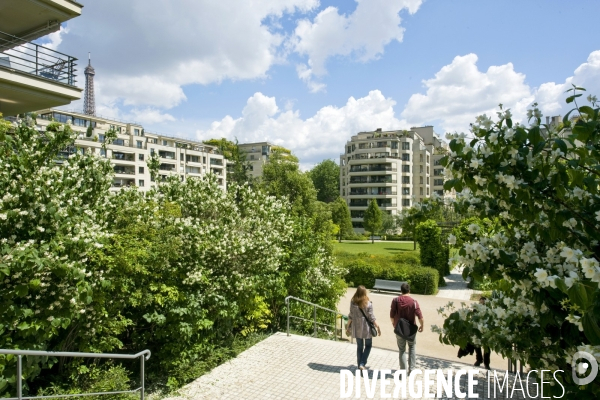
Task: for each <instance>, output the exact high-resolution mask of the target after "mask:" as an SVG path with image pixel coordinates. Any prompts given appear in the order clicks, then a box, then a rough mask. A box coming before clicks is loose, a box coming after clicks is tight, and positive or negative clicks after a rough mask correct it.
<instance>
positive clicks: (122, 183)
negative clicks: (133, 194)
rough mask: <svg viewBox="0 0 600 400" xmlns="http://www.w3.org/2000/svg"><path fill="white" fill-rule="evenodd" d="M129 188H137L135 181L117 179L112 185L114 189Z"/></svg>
mask: <svg viewBox="0 0 600 400" xmlns="http://www.w3.org/2000/svg"><path fill="white" fill-rule="evenodd" d="M127 186H135V179H120V178H115V179H114V180H113V183H112V187H113V188H122V187H127Z"/></svg>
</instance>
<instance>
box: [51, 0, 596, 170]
mask: <svg viewBox="0 0 600 400" xmlns="http://www.w3.org/2000/svg"><path fill="white" fill-rule="evenodd" d="M82 3H83V4H84V6H85V7H84V9H83V14H82V16H81V17H79V18H76V19H74V20H72V21H70V22H69V23H68V24H66V26H64V28H63V29H62V30H61V32H59V33H55V34H52V35H50V36H49V37H47V38H45V39H43V40H42V41H44V42H47V43H49V45H50V46H52V47H54V48H56V49H57V50H59V51H61V52H64V53H66V54H69V55H73V56H75V57H78V58H79V59H80V60H83V62H85V60H86V59H87V52H88V51H90V52H92V61H93V65H94V67H95V68H96V85H97V100H96V101H97V108H98V113H99V114H102V115H107V116H110V117H115V118H118V119H122V120H129V121H136V122H140V123H142V124H143V125H144V126H145V127H146V128H147V130H149V131H156V132H161V133H172V134H178V135H182V136H186V137H190V138H195V139H206V138H210V137H227V138H230V139H233V138H235V137H237V138H238V139H239V140H240V141H241V142H243V141H260V140H270V141H272V142H275V143H278V144H282V145H284V146H287V147H290V148H291V149H292V150H293V151H294V152H295V153H296V154H297V155H298V156H299V157H300V160H301V162H302V165H303V167H304V168H308V167H310V166H311V165H313V164H315V163H317V162H319V161H321V160H323V159H326V158H333V159H336V160H337V159H338V157H339V153H340V152H342V151H343V145H344V143H345V141H346V140H348V139H349V137H350V136H351V135H353V134H355V133H356V132H358V131H362V130H373V129H376V128H379V127H381V128H384V129H405V128H409V127H410V126H415V125H423V124H430V125H434V127H435V129H436V131H437V132H439V133H442V134H443V133H444V132H446V131H455V130H457V131H461V130H463V131H464V130H467V129H468V124H469V122H472V121H473V119H474V117H475V116H476V115H479V114H482V113H487V114H488V115H490V114H493V113H494V111H495V107H496V105H497V104H498V103H501V102H502V103H504V104H505V106H507V107H510V108H512V109H513V112H514V114H515V117H516V118H523V117H524V115H525V111H526V109H527V107H528V106H530V104H531V103H532V102H534V101H537V102H538V103H539V104H540V107H541V109H542V111H543V112H544V113H545V114H546V115H556V114H561V113H564V112H565V110H566V108H565V107H564V106H563V103H564V94H563V92H564V90H566V88H568V86H569V84H570V83H577V84H578V85H582V86H584V87H587V88H588V89H589V90H590V91H591V92H593V93H595V94H600V44H598V42H597V40H596V39H595V37H596V32H595V28H594V26H595V24H594V20H593V18H592V16H593V15H596V14H597V10H598V5H599V4H598V1H597V0H595V1H573V2H568V3H567V2H564V1H550V0H545V1H508V0H506V1H501V2H491V1H481V0H479V1H474V0H462V1H460V0H457V1H447V0H425V1H420V0H360V1H358V2H356V1H330V0H328V1H320V2H319V1H318V0H261V1H259V2H248V1H241V0H222V1H219V2H214V1H212V0H200V1H199V0H179V1H168V0H129V1H126V2H123V1H120V0H103V1H102V2H97V1H91V0H87V1H86V0H82ZM81 69H83V65H82V68H81ZM82 82H83V79H82ZM81 106H82V105H81V104H80V102H78V103H73V104H72V105H71V106H70V107H68V108H73V109H80V108H81Z"/></svg>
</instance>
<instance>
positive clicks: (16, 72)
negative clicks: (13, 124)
mask: <svg viewBox="0 0 600 400" xmlns="http://www.w3.org/2000/svg"><path fill="white" fill-rule="evenodd" d="M1 8H2V7H1V6H0V9H1ZM3 17H4V16H3ZM76 61H77V59H76V58H74V57H71V56H68V55H66V54H63V53H59V52H58V51H54V50H52V49H49V48H47V47H44V46H40V45H37V44H35V43H30V42H27V41H26V40H24V39H22V38H18V37H16V36H12V35H10V34H7V33H4V32H0V86H2V93H1V95H0V96H1V97H0V112H2V113H3V114H4V115H5V116H11V115H16V114H20V113H24V112H28V111H34V110H41V109H44V108H51V107H57V106H62V105H65V104H69V103H70V102H72V101H74V100H79V99H80V98H81V92H82V91H83V89H80V88H78V87H75V84H76V82H75V77H76V73H77V69H76Z"/></svg>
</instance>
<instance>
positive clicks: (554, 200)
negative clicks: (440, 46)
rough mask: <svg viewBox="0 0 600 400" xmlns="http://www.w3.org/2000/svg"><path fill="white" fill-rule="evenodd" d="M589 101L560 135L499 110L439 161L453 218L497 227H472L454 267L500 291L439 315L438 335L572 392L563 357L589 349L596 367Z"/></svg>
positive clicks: (596, 207)
mask: <svg viewBox="0 0 600 400" xmlns="http://www.w3.org/2000/svg"><path fill="white" fill-rule="evenodd" d="M577 90H580V89H577ZM579 96H580V95H579V94H575V93H574V95H573V96H571V97H569V98H568V99H567V102H573V101H574V100H575V99H577V97H579ZM588 100H590V101H591V103H592V104H591V106H582V107H577V108H576V109H575V113H576V116H577V119H576V121H575V122H571V121H569V119H568V116H569V115H571V114H572V113H569V114H568V115H567V116H565V118H564V120H563V123H564V126H561V127H560V129H558V127H555V126H547V125H542V124H541V113H540V112H539V110H538V109H536V108H534V109H533V110H530V118H531V120H530V121H531V126H529V127H525V126H521V125H517V124H513V122H512V120H511V115H510V111H509V110H506V111H504V110H502V108H500V112H498V121H497V122H493V121H492V120H491V119H490V118H488V117H487V116H485V115H484V116H481V117H479V118H478V119H477V121H476V123H475V124H474V125H473V126H472V133H473V135H474V137H472V138H467V136H466V135H464V134H453V135H449V139H451V142H450V150H451V152H450V154H449V155H448V156H447V157H445V158H444V159H443V160H442V163H443V164H444V165H445V167H446V170H445V176H446V179H447V182H446V184H445V189H446V190H450V189H456V191H457V192H461V193H460V196H458V199H457V202H456V203H455V207H456V208H457V211H459V212H462V213H463V214H466V213H468V212H476V213H477V214H478V215H479V217H480V218H485V217H487V218H490V219H494V218H497V219H498V221H499V226H496V229H495V230H493V231H485V232H484V231H480V229H479V228H480V227H479V226H478V225H476V224H473V225H472V226H469V227H468V231H469V233H470V234H472V235H474V237H475V239H474V240H471V241H468V242H466V243H464V244H463V245H462V247H461V248H460V251H459V254H458V255H457V256H455V258H454V260H451V262H455V263H456V262H458V263H461V264H463V265H465V266H466V268H465V269H464V276H465V277H466V276H472V277H474V278H478V279H481V278H482V277H484V276H489V277H491V279H492V280H493V281H499V286H500V287H501V288H502V289H503V290H501V291H498V292H497V293H496V295H497V296H496V297H494V298H493V299H491V301H489V302H488V303H487V304H486V305H485V306H482V305H475V306H474V307H463V308H461V309H459V310H458V311H455V310H454V308H453V306H450V308H448V309H443V310H440V311H441V312H443V313H444V314H445V316H446V317H447V319H446V321H445V323H444V326H443V328H440V327H436V328H435V329H436V331H437V332H439V333H440V338H441V340H442V341H443V342H444V343H447V344H450V343H451V344H457V345H461V346H464V345H466V343H467V342H473V343H475V344H479V343H485V344H486V345H488V346H490V347H491V348H492V349H493V350H495V351H497V352H498V353H501V354H503V355H504V356H507V357H511V358H515V359H520V360H522V361H523V362H525V363H528V364H530V365H531V366H532V368H537V369H540V368H545V369H563V370H565V371H567V373H566V374H564V375H563V377H564V379H565V382H564V384H565V385H566V387H567V389H568V390H570V391H571V390H579V388H577V389H576V388H575V386H574V385H573V382H571V378H570V376H571V375H570V371H571V367H570V364H569V363H570V355H572V354H574V353H575V352H576V351H577V350H578V349H579V348H581V347H582V346H587V347H586V348H589V349H590V352H591V353H593V354H595V355H596V358H597V359H598V360H599V361H600V358H598V355H599V354H600V326H599V324H598V321H599V320H600V296H599V295H598V294H599V292H600V290H599V288H600V266H599V264H598V259H599V258H600V247H599V244H598V239H599V238H600V194H599V187H600V186H599V185H600V120H599V118H598V108H597V104H596V100H595V97H588ZM451 239H452V238H451ZM448 311H451V313H449V312H448ZM584 389H586V390H590V393H591V392H594V393H596V394H597V393H599V392H598V390H599V386H598V384H593V383H592V384H590V385H589V387H588V388H584ZM558 393H559V394H560V389H559V392H558ZM578 393H582V392H578Z"/></svg>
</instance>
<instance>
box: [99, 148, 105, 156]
mask: <svg viewBox="0 0 600 400" xmlns="http://www.w3.org/2000/svg"><path fill="white" fill-rule="evenodd" d="M100 157H106V149H100Z"/></svg>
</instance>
